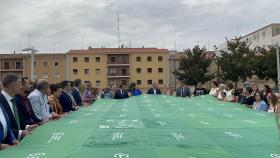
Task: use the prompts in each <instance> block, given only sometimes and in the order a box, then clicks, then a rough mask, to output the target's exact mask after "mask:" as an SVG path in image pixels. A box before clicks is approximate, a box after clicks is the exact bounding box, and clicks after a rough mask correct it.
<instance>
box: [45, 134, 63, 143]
mask: <svg viewBox="0 0 280 158" xmlns="http://www.w3.org/2000/svg"><path fill="white" fill-rule="evenodd" d="M62 136H64V133H63V132H57V133H53V134H52V136H51V138H50V139H49V141H48V143H50V142H54V141H59V140H60V139H61V137H62Z"/></svg>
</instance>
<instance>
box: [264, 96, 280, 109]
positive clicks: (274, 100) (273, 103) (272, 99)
mask: <svg viewBox="0 0 280 158" xmlns="http://www.w3.org/2000/svg"><path fill="white" fill-rule="evenodd" d="M267 101H268V103H269V108H268V112H275V111H276V109H277V106H278V105H279V101H278V97H277V96H276V95H275V94H274V93H269V94H268V95H267Z"/></svg>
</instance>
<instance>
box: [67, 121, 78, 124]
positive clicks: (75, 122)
mask: <svg viewBox="0 0 280 158" xmlns="http://www.w3.org/2000/svg"><path fill="white" fill-rule="evenodd" d="M78 122H79V120H71V121H69V123H70V124H77V123H78Z"/></svg>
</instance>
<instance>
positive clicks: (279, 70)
mask: <svg viewBox="0 0 280 158" xmlns="http://www.w3.org/2000/svg"><path fill="white" fill-rule="evenodd" d="M274 46H275V48H276V56H277V76H278V77H277V80H278V85H277V86H278V87H277V88H278V91H280V54H279V44H278V43H277V44H275V45H274Z"/></svg>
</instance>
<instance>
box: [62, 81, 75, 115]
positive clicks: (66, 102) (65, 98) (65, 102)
mask: <svg viewBox="0 0 280 158" xmlns="http://www.w3.org/2000/svg"><path fill="white" fill-rule="evenodd" d="M70 84H71V83H70V81H62V82H61V87H62V93H61V95H60V97H59V103H60V104H61V106H62V107H63V113H67V112H71V111H75V109H74V107H73V102H72V99H71V97H70V96H69V95H68V93H69V92H70V91H71V85H70Z"/></svg>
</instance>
